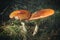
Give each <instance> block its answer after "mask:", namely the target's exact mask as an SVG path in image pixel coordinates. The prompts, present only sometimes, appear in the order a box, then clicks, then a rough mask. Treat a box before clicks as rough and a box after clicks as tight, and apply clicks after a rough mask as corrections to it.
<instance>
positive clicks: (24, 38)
mask: <svg viewBox="0 0 60 40" xmlns="http://www.w3.org/2000/svg"><path fill="white" fill-rule="evenodd" d="M21 24H22V27H21V29H22V30H21V32H22V35H23V40H26V34H27V30H26V27H25V23H24V22H21Z"/></svg>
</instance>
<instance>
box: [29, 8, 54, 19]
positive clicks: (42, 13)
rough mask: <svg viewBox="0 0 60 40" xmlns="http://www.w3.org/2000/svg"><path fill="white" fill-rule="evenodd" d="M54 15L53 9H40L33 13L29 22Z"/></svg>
mask: <svg viewBox="0 0 60 40" xmlns="http://www.w3.org/2000/svg"><path fill="white" fill-rule="evenodd" d="M53 14H54V10H53V9H42V10H38V11H36V12H34V13H33V14H32V16H31V18H30V19H29V20H36V19H40V18H45V17H48V16H51V15H53Z"/></svg>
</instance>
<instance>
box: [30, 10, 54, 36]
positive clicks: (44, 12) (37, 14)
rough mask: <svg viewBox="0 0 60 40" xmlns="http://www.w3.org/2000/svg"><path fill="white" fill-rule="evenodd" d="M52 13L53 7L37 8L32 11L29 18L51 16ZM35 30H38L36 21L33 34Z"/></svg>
mask: <svg viewBox="0 0 60 40" xmlns="http://www.w3.org/2000/svg"><path fill="white" fill-rule="evenodd" d="M53 14H54V10H53V9H42V10H38V11H36V12H34V13H33V14H32V15H31V17H30V19H29V20H36V19H41V18H45V17H48V16H51V15H53ZM37 31H38V26H37V23H36V26H35V30H34V32H33V36H34V35H35V34H36V33H37Z"/></svg>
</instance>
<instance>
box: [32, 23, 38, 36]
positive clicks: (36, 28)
mask: <svg viewBox="0 0 60 40" xmlns="http://www.w3.org/2000/svg"><path fill="white" fill-rule="evenodd" d="M37 31H38V25H37V24H36V26H35V29H34V32H33V34H32V35H33V36H34V35H35V34H36V33H37Z"/></svg>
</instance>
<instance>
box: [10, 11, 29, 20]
mask: <svg viewBox="0 0 60 40" xmlns="http://www.w3.org/2000/svg"><path fill="white" fill-rule="evenodd" d="M9 17H10V18H15V19H19V20H27V19H29V18H30V12H29V11H27V10H15V11H13V12H12V13H11V14H10V15H9Z"/></svg>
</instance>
